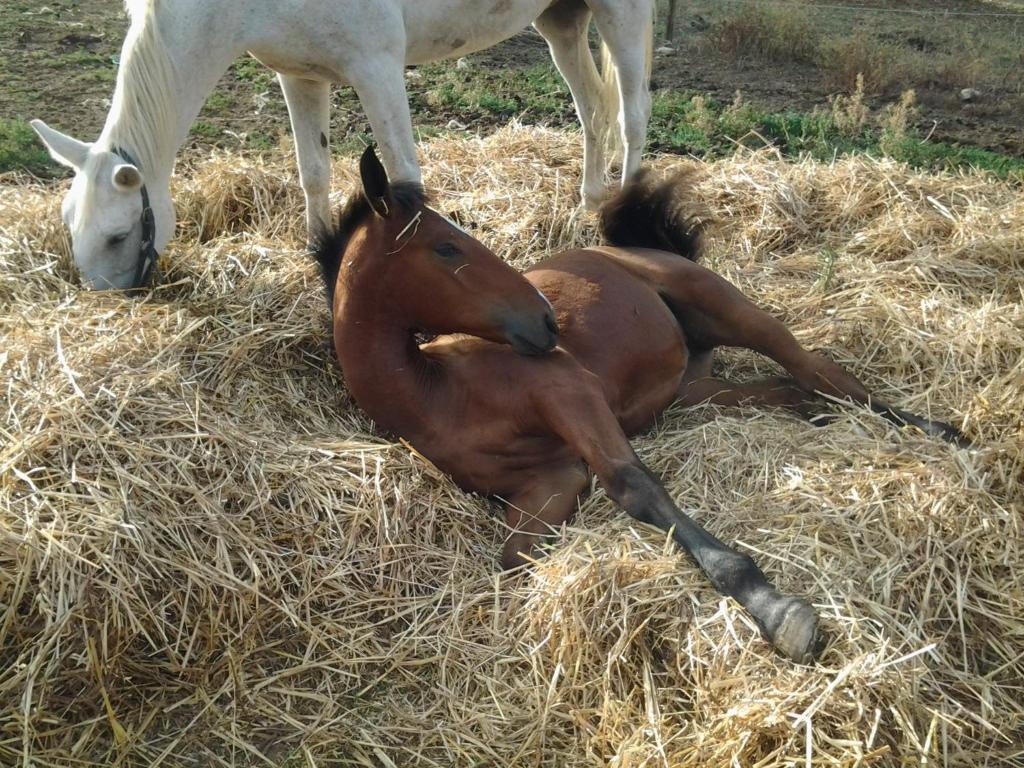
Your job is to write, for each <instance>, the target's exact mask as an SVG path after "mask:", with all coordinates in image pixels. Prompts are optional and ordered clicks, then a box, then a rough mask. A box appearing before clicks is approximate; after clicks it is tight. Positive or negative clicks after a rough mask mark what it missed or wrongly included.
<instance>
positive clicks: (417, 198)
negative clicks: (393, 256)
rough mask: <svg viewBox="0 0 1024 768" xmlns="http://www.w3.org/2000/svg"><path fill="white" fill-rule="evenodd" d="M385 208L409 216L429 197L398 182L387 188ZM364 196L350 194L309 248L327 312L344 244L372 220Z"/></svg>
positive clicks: (414, 185) (419, 188) (416, 187)
mask: <svg viewBox="0 0 1024 768" xmlns="http://www.w3.org/2000/svg"><path fill="white" fill-rule="evenodd" d="M388 192H389V199H388V201H387V203H388V205H389V206H391V207H392V208H393V209H398V210H399V211H402V212H403V213H412V212H413V211H414V210H416V209H417V208H419V207H420V206H422V205H426V204H427V203H429V202H430V197H429V196H428V195H427V193H426V192H425V191H424V190H423V186H422V185H421V184H418V183H417V182H415V181H400V182H398V183H396V184H391V185H390V186H389V187H388ZM373 215H374V213H373V209H372V208H371V207H370V203H369V201H368V200H367V199H366V196H365V195H363V194H362V193H361V192H354V193H353V194H352V195H351V196H350V197H349V199H348V201H347V202H346V203H345V205H343V206H342V208H341V211H340V212H339V213H338V223H337V224H336V225H335V226H334V229H333V230H331V231H329V232H326V233H324V234H322V235H321V236H320V237H318V238H317V239H316V241H315V242H314V244H313V257H314V258H315V259H316V261H317V263H318V264H319V265H320V276H321V277H323V279H324V284H325V285H326V288H327V309H328V310H329V311H332V312H333V311H334V284H335V283H336V282H337V281H338V270H339V269H340V268H341V257H342V256H344V255H345V249H346V248H347V247H348V241H349V240H351V239H352V235H353V234H354V233H355V231H356V228H357V227H358V226H359V225H360V224H362V223H363V221H364V220H365V219H366V217H367V216H373Z"/></svg>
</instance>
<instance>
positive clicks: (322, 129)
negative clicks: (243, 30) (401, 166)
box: [278, 75, 331, 243]
mask: <svg viewBox="0 0 1024 768" xmlns="http://www.w3.org/2000/svg"><path fill="white" fill-rule="evenodd" d="M278 79H279V80H280V81H281V89H282V90H283V91H284V98H285V101H286V102H287V104H288V116H289V117H290V118H291V122H292V134H293V136H294V137H295V154H296V155H297V156H298V161H299V182H300V183H301V184H302V191H303V193H304V194H305V196H306V228H307V229H306V234H307V236H308V238H309V242H311V243H312V242H315V241H316V239H317V238H318V237H319V236H320V235H322V234H324V233H325V232H327V231H328V229H329V227H330V218H331V215H330V201H329V195H330V192H331V152H330V149H329V144H328V137H329V136H330V131H331V124H330V115H329V114H328V108H329V106H330V96H331V86H330V83H325V82H321V81H318V80H306V79H304V78H301V77H292V76H290V75H278Z"/></svg>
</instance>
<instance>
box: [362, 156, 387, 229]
mask: <svg viewBox="0 0 1024 768" xmlns="http://www.w3.org/2000/svg"><path fill="white" fill-rule="evenodd" d="M359 176H360V178H361V179H362V181H363V195H364V196H365V197H366V201H367V202H368V203H369V204H370V207H371V208H373V210H374V212H375V213H376V214H377V215H378V216H385V217H386V216H387V215H388V214H389V213H390V212H391V210H390V207H389V203H390V201H391V187H390V185H389V184H388V173H387V171H385V170H384V166H383V165H381V163H380V160H378V159H377V153H376V152H375V151H374V149H373V145H372V144H371V145H370V146H368V147H367V148H366V149H365V150H364V151H363V156H362V157H361V158H359Z"/></svg>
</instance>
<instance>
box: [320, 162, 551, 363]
mask: <svg viewBox="0 0 1024 768" xmlns="http://www.w3.org/2000/svg"><path fill="white" fill-rule="evenodd" d="M359 171H360V176H361V179H362V195H353V196H352V198H351V199H350V200H349V203H348V204H347V205H346V206H345V209H344V210H343V211H342V212H341V216H340V218H339V221H338V227H337V229H336V230H335V231H334V232H333V233H332V234H331V235H329V236H328V237H327V238H326V239H325V240H324V241H323V242H322V243H321V244H320V246H319V247H318V248H317V253H316V256H317V260H318V261H319V262H320V266H321V269H322V271H323V275H324V280H325V281H326V283H327V293H328V300H329V302H330V303H331V305H332V310H333V311H335V312H337V311H338V309H339V306H340V304H341V302H347V301H350V300H352V299H353V297H354V295H355V294H365V295H368V296H369V295H372V296H373V297H375V301H376V303H377V306H380V307H386V308H387V311H388V313H389V315H390V316H391V317H393V318H394V319H395V320H396V321H397V322H401V323H404V324H406V325H407V326H408V328H409V329H410V330H417V331H424V332H427V333H467V334H470V335H472V336H479V337H480V338H484V339H488V340H490V341H496V342H501V343H508V344H511V345H512V347H513V348H514V349H515V350H516V351H517V352H519V353H520V354H526V355H537V354H542V353H544V352H547V351H549V350H551V349H553V348H554V346H555V344H556V343H557V342H558V326H557V324H556V322H555V316H554V312H553V311H552V309H551V305H550V304H549V303H548V301H547V299H545V298H544V296H543V295H542V294H541V293H540V291H538V290H537V289H536V288H534V287H533V285H531V284H530V283H529V282H528V281H527V280H526V278H524V277H523V276H522V275H521V274H519V273H518V272H517V271H516V270H514V269H512V267H510V266H509V265H508V264H506V263H505V262H504V261H502V260H501V259H500V258H498V256H496V255H495V254H494V253H492V252H491V251H490V250H488V249H487V248H486V247H485V246H484V245H483V244H482V243H480V242H479V241H477V240H476V239H474V238H473V237H472V236H471V235H469V234H468V233H466V232H464V231H463V230H462V229H460V228H459V227H457V226H456V225H455V224H453V223H452V222H451V221H449V220H448V219H446V218H444V217H443V216H441V215H439V214H438V213H437V212H435V211H433V210H432V209H430V208H429V207H427V204H426V202H427V201H426V196H425V195H424V193H423V190H422V189H421V188H420V186H419V185H418V184H410V183H399V184H391V183H390V182H389V181H388V178H387V173H386V172H385V170H384V167H383V166H382V165H381V163H380V161H379V160H378V159H377V155H376V154H375V153H374V151H373V148H372V147H368V148H367V149H366V151H365V152H364V153H363V156H362V158H361V159H360V161H359ZM339 271H341V272H342V274H341V276H340V279H339V276H338V273H339ZM335 286H337V288H338V293H339V295H338V298H337V300H335V298H334V295H333V292H334V289H335Z"/></svg>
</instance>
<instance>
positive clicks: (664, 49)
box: [654, 45, 676, 56]
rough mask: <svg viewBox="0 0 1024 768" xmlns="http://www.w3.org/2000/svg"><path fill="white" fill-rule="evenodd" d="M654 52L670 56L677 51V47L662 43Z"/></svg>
mask: <svg viewBox="0 0 1024 768" xmlns="http://www.w3.org/2000/svg"><path fill="white" fill-rule="evenodd" d="M654 52H655V53H656V54H658V55H659V56H668V55H669V54H670V53H675V52H676V49H675V48H673V47H672V46H671V45H662V46H659V47H658V48H655V49H654Z"/></svg>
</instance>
